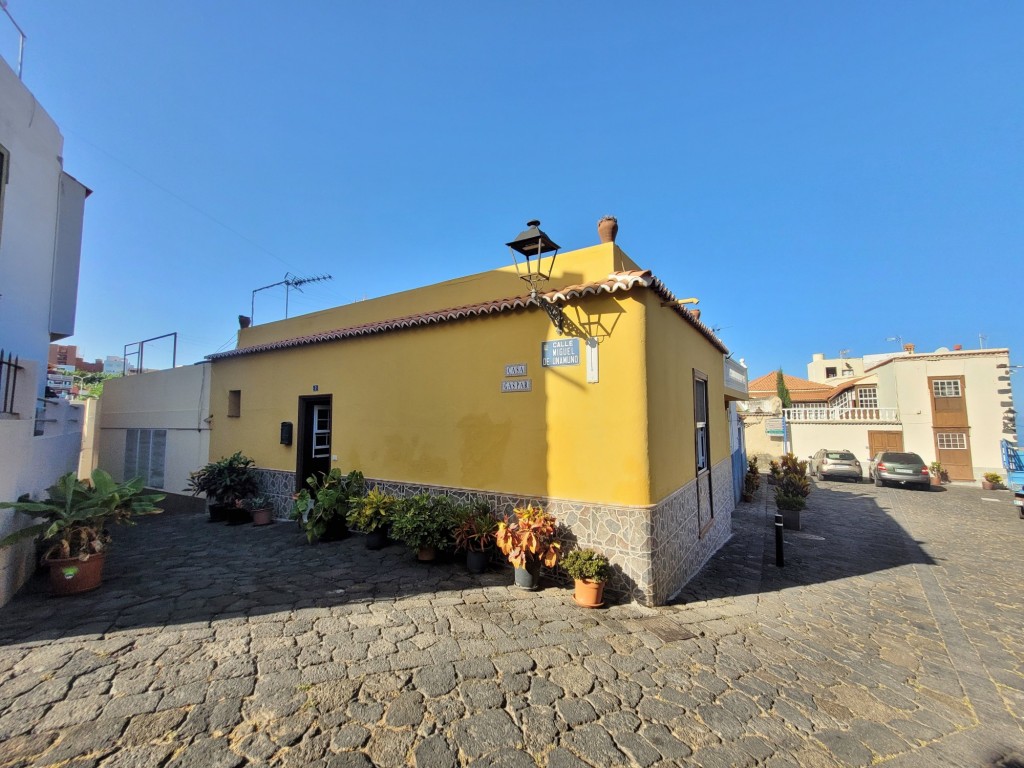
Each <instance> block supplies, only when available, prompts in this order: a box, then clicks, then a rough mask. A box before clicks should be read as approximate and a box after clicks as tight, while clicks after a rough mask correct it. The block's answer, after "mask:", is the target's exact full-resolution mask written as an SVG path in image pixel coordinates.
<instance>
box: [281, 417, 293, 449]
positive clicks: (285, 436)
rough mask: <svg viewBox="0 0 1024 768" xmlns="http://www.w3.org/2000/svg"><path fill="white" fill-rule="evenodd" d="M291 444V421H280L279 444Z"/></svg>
mask: <svg viewBox="0 0 1024 768" xmlns="http://www.w3.org/2000/svg"><path fill="white" fill-rule="evenodd" d="M291 444H292V423H291V422H290V421H282V422H281V445H291Z"/></svg>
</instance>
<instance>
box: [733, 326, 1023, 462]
mask: <svg viewBox="0 0 1024 768" xmlns="http://www.w3.org/2000/svg"><path fill="white" fill-rule="evenodd" d="M807 374H808V377H807V379H800V378H798V377H795V376H788V375H787V376H786V377H785V381H786V386H787V388H788V390H789V392H790V396H791V400H792V407H790V408H782V403H781V400H780V398H779V397H778V395H777V391H776V378H777V374H776V373H775V372H772V373H769V374H766V375H764V376H762V377H760V378H758V379H755V380H754V381H752V382H751V383H750V387H749V391H750V400H748V401H747V402H745V403H739V404H738V407H739V410H740V418H741V419H742V420H743V423H744V432H745V436H746V443H747V451H748V453H750V454H752V455H757V454H760V455H768V456H780V455H782V454H783V453H785V452H787V451H792V452H793V453H794V454H796V455H797V457H799V458H806V457H807V456H808V455H810V454H812V453H814V452H815V451H817V450H819V449H821V448H831V449H847V450H850V451H852V452H853V453H854V454H856V455H857V457H858V458H860V459H861V460H862V461H865V460H867V459H869V458H870V457H871V456H874V455H875V454H876V453H878V452H879V451H883V450H901V451H912V452H914V453H917V454H919V455H920V456H921V457H922V458H923V459H924V460H925V461H926V462H928V463H931V462H933V461H938V462H940V463H941V464H942V465H943V467H944V469H945V471H946V473H947V474H948V475H949V478H950V479H951V480H956V481H968V482H969V481H974V480H979V479H980V478H981V477H982V475H983V474H984V473H985V472H1001V471H1002V470H1001V466H1002V458H1001V455H1000V448H999V443H1000V440H1003V439H1005V440H1009V441H1011V442H1014V443H1015V442H1016V433H1017V424H1016V411H1015V410H1014V407H1013V393H1012V387H1011V379H1010V354H1009V350H1007V349H976V350H964V349H953V350H949V349H945V348H942V349H938V350H936V351H934V352H917V351H916V349H915V347H914V345H912V344H907V345H905V347H904V350H903V351H902V352H894V353H886V354H879V355H865V356H864V357H861V358H837V359H831V360H828V359H825V357H824V355H821V354H815V355H814V356H813V358H812V360H811V362H810V363H809V364H808V366H807Z"/></svg>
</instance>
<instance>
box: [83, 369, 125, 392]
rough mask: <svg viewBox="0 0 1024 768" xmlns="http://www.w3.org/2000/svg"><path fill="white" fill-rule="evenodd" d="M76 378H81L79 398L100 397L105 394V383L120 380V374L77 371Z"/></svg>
mask: <svg viewBox="0 0 1024 768" xmlns="http://www.w3.org/2000/svg"><path fill="white" fill-rule="evenodd" d="M74 375H75V378H81V380H82V387H81V389H80V390H79V393H78V396H79V397H99V396H100V395H102V394H103V383H104V382H106V381H109V380H110V379H117V378H120V376H121V374H119V373H103V372H97V373H93V372H92V371H75V374H74Z"/></svg>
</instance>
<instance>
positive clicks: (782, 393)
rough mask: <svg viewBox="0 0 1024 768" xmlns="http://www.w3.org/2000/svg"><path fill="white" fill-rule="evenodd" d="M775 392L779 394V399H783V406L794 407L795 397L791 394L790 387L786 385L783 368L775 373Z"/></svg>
mask: <svg viewBox="0 0 1024 768" xmlns="http://www.w3.org/2000/svg"><path fill="white" fill-rule="evenodd" d="M775 393H776V394H777V395H778V396H779V400H781V401H782V407H783V408H792V407H793V397H792V395H790V394H789V387H787V386H786V376H785V374H784V373H783V372H782V369H781V368H779V370H778V371H777V372H776V373H775Z"/></svg>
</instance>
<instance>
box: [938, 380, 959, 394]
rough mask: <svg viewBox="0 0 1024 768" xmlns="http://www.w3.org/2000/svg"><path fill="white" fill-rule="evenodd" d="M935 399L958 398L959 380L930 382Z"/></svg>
mask: <svg viewBox="0 0 1024 768" xmlns="http://www.w3.org/2000/svg"><path fill="white" fill-rule="evenodd" d="M932 394H933V395H935V397H960V380H959V379H936V380H935V381H933V382H932Z"/></svg>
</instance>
